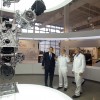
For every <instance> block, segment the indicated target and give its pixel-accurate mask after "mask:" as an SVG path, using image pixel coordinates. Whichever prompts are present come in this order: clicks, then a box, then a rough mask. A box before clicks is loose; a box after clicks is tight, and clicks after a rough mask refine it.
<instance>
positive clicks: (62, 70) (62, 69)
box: [57, 49, 70, 91]
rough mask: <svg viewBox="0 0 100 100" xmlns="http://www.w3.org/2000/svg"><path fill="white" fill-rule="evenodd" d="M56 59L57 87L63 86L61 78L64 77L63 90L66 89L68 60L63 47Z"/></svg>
mask: <svg viewBox="0 0 100 100" xmlns="http://www.w3.org/2000/svg"><path fill="white" fill-rule="evenodd" d="M57 61H58V72H59V87H58V88H57V89H61V88H63V79H64V91H66V90H67V87H68V79H67V71H68V69H67V66H68V62H70V59H69V57H68V56H67V55H66V50H65V49H62V50H61V55H60V56H59V57H58V59H57Z"/></svg>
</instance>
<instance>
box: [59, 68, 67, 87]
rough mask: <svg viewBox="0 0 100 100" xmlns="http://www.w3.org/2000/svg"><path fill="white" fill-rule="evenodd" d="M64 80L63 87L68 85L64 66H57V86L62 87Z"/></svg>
mask: <svg viewBox="0 0 100 100" xmlns="http://www.w3.org/2000/svg"><path fill="white" fill-rule="evenodd" d="M63 82H64V88H67V87H68V79H67V70H66V68H59V87H63Z"/></svg>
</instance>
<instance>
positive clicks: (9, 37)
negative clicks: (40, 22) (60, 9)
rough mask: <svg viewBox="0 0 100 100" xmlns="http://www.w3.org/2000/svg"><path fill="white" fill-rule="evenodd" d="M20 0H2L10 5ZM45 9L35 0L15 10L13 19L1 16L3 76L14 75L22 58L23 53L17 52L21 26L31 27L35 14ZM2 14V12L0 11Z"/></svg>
mask: <svg viewBox="0 0 100 100" xmlns="http://www.w3.org/2000/svg"><path fill="white" fill-rule="evenodd" d="M19 1H20V0H3V6H4V7H5V6H7V7H10V5H11V3H18V2H19ZM44 10H46V7H45V4H44V2H43V1H42V0H36V1H35V2H34V3H33V5H32V6H31V7H30V8H29V9H28V10H25V11H24V12H23V13H21V12H20V11H19V10H16V11H15V15H14V18H13V21H10V20H9V17H7V16H6V17H2V15H1V23H0V74H1V76H2V77H3V78H6V79H12V77H13V76H14V75H15V67H16V64H17V63H20V62H21V61H23V60H24V58H25V57H24V55H23V54H22V53H18V44H19V35H20V33H22V32H21V30H22V28H29V27H33V25H34V21H35V20H36V16H39V15H41V14H42V13H43V12H44ZM1 14H2V13H1Z"/></svg>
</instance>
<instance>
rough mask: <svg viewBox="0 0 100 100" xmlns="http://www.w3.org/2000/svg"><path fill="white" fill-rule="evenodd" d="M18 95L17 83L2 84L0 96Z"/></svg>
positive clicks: (0, 85)
mask: <svg viewBox="0 0 100 100" xmlns="http://www.w3.org/2000/svg"><path fill="white" fill-rule="evenodd" d="M13 93H18V88H17V83H4V84H0V96H5V95H9V94H13Z"/></svg>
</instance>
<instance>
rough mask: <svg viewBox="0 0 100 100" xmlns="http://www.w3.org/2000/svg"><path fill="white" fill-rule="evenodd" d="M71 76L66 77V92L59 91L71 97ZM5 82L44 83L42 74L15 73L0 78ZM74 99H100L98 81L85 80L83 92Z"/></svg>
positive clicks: (72, 91)
mask: <svg viewBox="0 0 100 100" xmlns="http://www.w3.org/2000/svg"><path fill="white" fill-rule="evenodd" d="M72 81H73V78H68V83H69V87H68V90H67V91H66V92H64V91H63V89H61V90H60V91H61V92H63V93H65V94H67V95H69V96H70V97H72V95H74V91H75V85H74V84H72ZM5 82H18V83H21V84H39V85H44V76H43V75H15V76H14V77H13V79H12V80H2V79H1V78H0V84H1V83H5ZM53 87H54V89H56V88H57V87H58V76H55V77H54V83H53ZM75 100H100V83H97V82H93V81H87V80H86V82H85V84H84V85H83V94H82V95H81V97H80V98H78V99H75Z"/></svg>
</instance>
